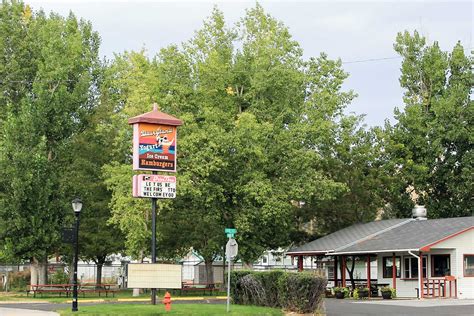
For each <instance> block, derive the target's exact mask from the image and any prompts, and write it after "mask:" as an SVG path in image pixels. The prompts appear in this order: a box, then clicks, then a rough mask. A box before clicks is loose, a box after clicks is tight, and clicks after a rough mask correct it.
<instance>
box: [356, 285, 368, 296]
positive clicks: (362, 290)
mask: <svg viewBox="0 0 474 316" xmlns="http://www.w3.org/2000/svg"><path fill="white" fill-rule="evenodd" d="M357 294H358V296H359V298H366V297H369V288H367V287H362V288H358V289H357Z"/></svg>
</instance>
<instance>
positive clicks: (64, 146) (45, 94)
mask: <svg viewBox="0 0 474 316" xmlns="http://www.w3.org/2000/svg"><path fill="white" fill-rule="evenodd" d="M98 48H99V36H98V35H97V33H95V32H94V31H93V30H92V26H91V24H90V23H88V22H85V21H82V20H81V21H79V20H78V19H77V18H76V17H75V16H74V15H73V14H72V13H71V14H70V15H69V16H68V17H67V18H63V17H61V16H59V15H56V14H53V13H51V14H50V15H46V14H45V13H44V12H42V11H38V12H33V11H32V10H31V9H30V7H29V6H27V5H24V4H23V3H21V2H17V1H11V2H10V1H4V2H3V3H2V5H1V6H0V78H1V79H0V91H1V93H0V107H1V111H0V113H1V114H0V187H1V190H0V192H1V193H0V220H1V221H2V222H3V223H2V227H1V228H2V231H0V243H1V244H2V246H3V248H4V252H6V253H7V254H8V255H9V256H11V257H13V258H16V259H17V260H18V259H25V260H31V262H32V263H33V264H34V265H39V267H40V273H39V280H37V279H36V274H35V273H36V270H35V269H32V282H35V283H36V282H40V283H45V282H46V264H47V260H48V256H49V255H51V254H54V253H55V251H56V250H57V249H58V248H59V245H60V240H59V235H60V234H59V232H60V228H61V227H62V226H63V224H64V222H65V218H68V217H69V218H71V217H72V211H71V206H70V201H71V200H72V198H73V197H74V196H75V194H76V193H77V192H75V189H74V187H72V188H71V190H70V191H64V190H63V189H62V187H61V182H62V181H64V180H65V178H66V177H67V176H68V174H67V173H66V172H65V170H66V166H65V165H64V162H65V161H67V159H66V157H68V155H70V154H71V152H70V143H71V138H72V137H73V136H74V135H76V134H77V133H78V132H80V131H81V130H82V129H83V128H84V126H85V124H86V122H87V117H88V115H89V113H90V112H91V111H92V110H93V109H94V107H95V104H96V97H97V94H96V92H97V86H98V81H97V78H98V71H99V68H100V64H99V60H98Z"/></svg>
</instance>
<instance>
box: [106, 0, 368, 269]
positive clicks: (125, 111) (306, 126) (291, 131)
mask: <svg viewBox="0 0 474 316" xmlns="http://www.w3.org/2000/svg"><path fill="white" fill-rule="evenodd" d="M235 42H238V43H239V44H238V45H237V47H239V48H235V47H234V43H235ZM109 70H110V75H109V78H110V82H109V83H108V84H107V91H109V92H111V95H110V97H109V101H110V102H112V103H113V104H114V105H115V106H116V109H117V111H116V113H115V114H114V117H115V118H116V119H115V120H114V124H115V126H116V127H117V129H118V130H119V132H118V136H117V138H116V139H117V140H119V141H118V143H119V146H121V147H120V150H119V152H118V153H117V159H116V160H115V161H114V162H113V163H111V164H109V165H108V166H106V167H105V168H104V171H105V175H106V178H107V183H108V185H109V188H110V189H111V190H112V192H113V198H112V209H113V217H112V219H111V220H112V221H113V222H116V223H118V224H119V225H120V226H121V228H122V230H123V231H124V232H126V234H127V236H128V237H127V248H128V249H129V251H131V253H134V254H138V253H148V251H147V249H148V248H149V247H148V244H149V243H146V242H145V241H147V240H149V236H150V235H149V225H148V222H149V220H148V219H149V210H150V206H149V203H148V201H147V202H145V201H143V200H138V199H133V198H132V197H131V194H130V191H131V175H132V172H131V167H130V165H131V161H130V145H131V128H130V127H128V126H127V124H126V119H127V118H128V117H130V116H134V115H138V114H141V113H143V112H146V111H149V110H150V103H152V102H153V101H157V102H158V103H159V105H160V109H161V110H162V111H164V112H167V113H170V114H173V115H176V116H177V117H179V118H181V119H182V120H183V121H184V125H183V126H182V127H180V128H179V130H178V133H179V141H178V142H179V145H178V148H179V151H178V196H177V198H176V200H175V201H167V202H160V203H159V209H160V213H159V217H158V219H159V222H158V238H159V242H158V247H159V252H158V255H159V256H162V257H172V256H173V255H177V254H178V253H180V252H182V251H185V250H186V249H188V247H193V248H194V249H195V250H197V251H198V252H199V253H200V254H201V255H202V256H203V257H204V260H205V263H206V266H207V268H208V274H209V278H212V269H210V267H211V264H212V262H213V260H214V259H215V258H216V257H218V256H219V255H222V249H223V246H224V244H225V236H224V234H223V231H224V228H225V227H236V228H237V229H238V234H237V239H238V241H239V245H240V247H239V249H240V257H241V259H242V260H243V261H244V262H246V263H252V262H253V261H254V260H255V259H257V258H258V257H259V256H260V255H261V253H262V251H263V250H264V249H268V248H277V247H278V246H284V245H288V244H289V243H290V241H291V237H292V236H295V234H293V233H294V232H296V231H298V230H299V229H300V228H301V227H300V224H303V223H304V221H305V220H307V219H308V218H314V217H315V216H316V215H317V213H316V211H315V210H316V205H319V204H321V202H323V201H333V200H335V199H336V198H337V197H338V196H341V194H343V193H344V192H348V190H349V189H350V186H349V185H348V184H347V183H345V181H346V180H347V178H349V176H347V177H336V176H334V174H332V173H330V172H328V170H329V169H330V167H329V166H328V165H329V163H328V162H326V161H325V155H326V154H327V155H332V154H333V153H332V152H331V149H330V148H329V147H330V146H335V145H336V144H337V143H338V142H336V141H334V139H335V138H336V136H335V135H342V136H343V134H344V133H346V134H347V135H348V136H347V137H345V138H344V139H347V140H343V141H345V142H346V143H345V144H343V145H344V146H345V148H346V149H345V152H344V154H345V165H340V166H339V169H340V170H342V169H343V168H347V166H350V155H351V152H350V150H351V148H352V147H351V144H356V143H357V139H356V138H357V137H362V138H364V139H367V141H366V142H364V144H365V145H367V144H368V143H369V141H370V137H368V136H365V135H362V134H363V132H362V131H355V129H356V127H355V126H357V124H358V122H359V121H358V119H357V118H351V117H347V118H345V116H344V114H343V110H344V107H345V106H346V105H347V104H348V103H349V102H350V101H351V100H352V99H353V98H354V96H355V95H354V93H352V92H350V91H349V92H343V91H341V86H342V83H343V81H344V79H345V78H346V77H347V74H345V73H344V72H343V71H342V69H341V63H340V61H339V62H335V61H331V60H330V59H328V58H327V56H325V55H324V54H323V55H321V56H320V57H318V58H314V59H311V60H309V61H304V60H303V58H302V50H301V48H300V46H299V44H298V43H297V42H296V41H294V40H293V39H292V38H291V35H290V33H289V31H288V29H287V28H286V27H285V26H284V25H283V24H282V23H280V22H278V21H277V20H275V19H274V18H272V17H271V16H269V15H268V14H266V13H265V12H264V10H263V8H262V7H261V6H260V5H256V7H255V8H253V9H250V10H248V11H247V13H246V15H245V16H244V17H243V18H242V19H241V21H240V22H239V23H238V25H237V27H235V28H228V27H227V26H226V24H225V21H224V17H223V14H222V13H221V12H220V11H218V10H217V9H215V10H214V11H213V12H212V14H211V16H210V17H209V18H208V19H207V20H206V21H205V23H204V26H203V28H202V29H200V30H198V31H197V32H196V34H195V36H194V37H193V38H192V39H191V40H190V41H188V42H186V43H185V44H184V45H183V46H181V47H178V46H170V47H167V48H164V49H162V50H161V51H160V53H159V54H158V55H157V56H156V57H155V58H154V59H153V60H150V59H149V58H147V57H145V55H144V53H143V52H141V53H134V52H131V53H124V54H122V55H119V56H117V58H116V59H115V60H114V62H113V63H112V64H111V65H110V67H109ZM341 122H342V123H341ZM341 124H343V125H344V124H345V125H344V126H341ZM346 125H347V127H346ZM335 131H340V132H338V133H339V134H337V133H336V134H335ZM322 143H324V144H325V145H326V147H328V148H327V149H326V148H323V146H322V145H321V144H322ZM124 144H127V145H125V146H124ZM343 145H342V144H341V146H343ZM360 147H361V148H362V147H363V145H361V146H360ZM360 151H363V150H362V149H361V150H360ZM366 151H368V152H369V154H367V155H368V156H370V155H371V154H372V151H369V150H366ZM341 152H342V149H341ZM354 152H355V150H354ZM359 160H360V161H361V162H360V164H361V165H363V166H365V167H366V169H367V168H368V167H367V164H368V163H366V164H365V165H364V164H363V163H362V160H363V158H360V159H359ZM333 165H336V163H333ZM326 166H328V167H326ZM354 172H355V171H354ZM363 175H364V171H362V172H361V175H358V177H359V178H360V179H362V180H363ZM362 180H360V181H362ZM373 186H374V185H371V186H370V185H369V186H367V187H369V188H370V187H373ZM353 187H354V188H355V187H357V185H356V184H354V185H353ZM357 194H358V192H354V195H357ZM364 194H365V195H367V194H366V193H365V192H364ZM363 199H364V201H366V200H368V199H369V198H365V197H364V198H363ZM301 201H304V202H306V204H305V205H307V210H309V211H308V212H306V214H305V215H304V218H303V216H302V215H301V212H299V206H300V205H301V203H299V202H301ZM365 203H366V204H361V205H369V206H370V207H372V208H373V209H375V206H374V204H376V202H365ZM308 213H309V215H308ZM374 213H375V212H371V213H370V212H369V214H362V215H360V216H353V217H351V220H352V221H356V220H367V219H370V218H372V217H373V214H374ZM371 214H372V215H371ZM349 222H350V221H349V220H348V221H347V222H346V223H349Z"/></svg>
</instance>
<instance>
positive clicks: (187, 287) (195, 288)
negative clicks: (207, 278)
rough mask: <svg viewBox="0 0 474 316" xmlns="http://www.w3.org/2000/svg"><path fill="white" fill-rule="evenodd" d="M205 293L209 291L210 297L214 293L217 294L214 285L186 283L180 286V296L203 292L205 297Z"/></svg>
mask: <svg viewBox="0 0 474 316" xmlns="http://www.w3.org/2000/svg"><path fill="white" fill-rule="evenodd" d="M206 291H209V295H212V294H213V293H214V292H217V291H218V289H217V288H216V284H215V283H187V282H183V283H182V284H181V292H180V293H181V294H183V292H185V293H186V292H188V293H189V292H203V294H204V295H206Z"/></svg>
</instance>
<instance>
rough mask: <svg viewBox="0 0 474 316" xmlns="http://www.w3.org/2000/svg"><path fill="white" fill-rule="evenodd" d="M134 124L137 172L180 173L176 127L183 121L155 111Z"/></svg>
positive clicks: (133, 120)
mask: <svg viewBox="0 0 474 316" xmlns="http://www.w3.org/2000/svg"><path fill="white" fill-rule="evenodd" d="M128 124H133V170H151V171H167V172H176V144H177V133H176V127H177V126H179V125H182V124H183V123H182V122H181V120H179V119H177V118H175V117H173V116H171V115H168V114H166V113H163V112H160V111H158V109H157V106H156V104H154V107H153V111H151V112H147V113H145V114H142V115H139V116H135V117H133V118H131V119H129V120H128Z"/></svg>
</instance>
